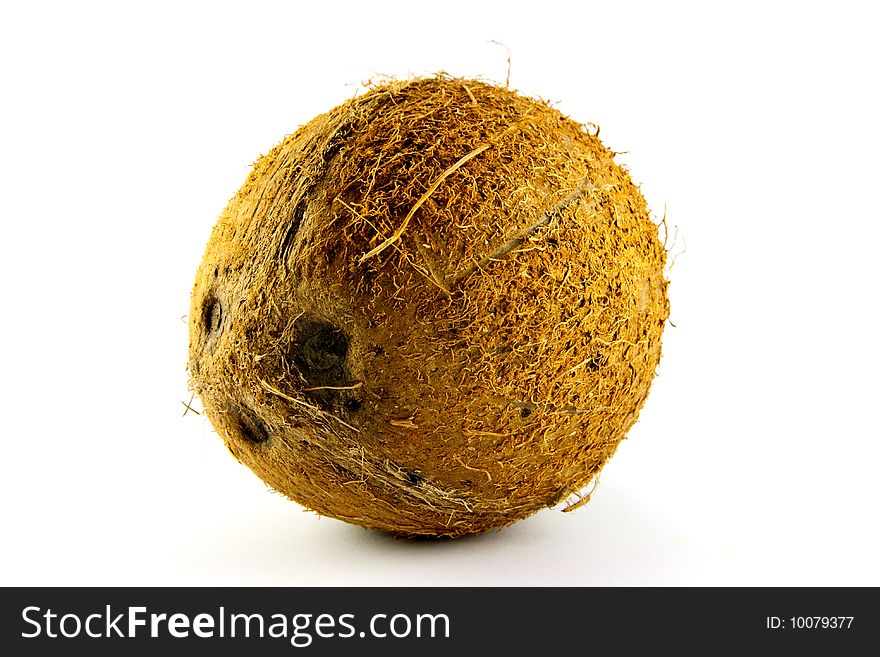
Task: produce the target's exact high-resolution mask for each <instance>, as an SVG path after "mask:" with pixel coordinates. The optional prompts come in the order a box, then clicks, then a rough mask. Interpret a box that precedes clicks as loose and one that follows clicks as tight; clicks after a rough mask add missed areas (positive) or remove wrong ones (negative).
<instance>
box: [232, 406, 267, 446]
mask: <svg viewBox="0 0 880 657" xmlns="http://www.w3.org/2000/svg"><path fill="white" fill-rule="evenodd" d="M229 415H230V417H232V418H233V420H234V421H235V425H236V429H237V430H238V434H239V435H240V436H241V437H242V438H244V440H245V441H246V442H249V443H255V444H256V443H263V442H266V441H267V440H269V427H268V426H267V425H266V423H265V422H263V420H262V419H260V417H258V416H257V415H256V414H255V413H253V412H252V411H250V410H248V409H246V408H243V407H241V406H239V405H238V404H232V405H230V407H229Z"/></svg>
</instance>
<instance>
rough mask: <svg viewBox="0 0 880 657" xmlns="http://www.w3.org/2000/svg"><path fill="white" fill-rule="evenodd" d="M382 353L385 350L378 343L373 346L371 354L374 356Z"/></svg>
mask: <svg viewBox="0 0 880 657" xmlns="http://www.w3.org/2000/svg"><path fill="white" fill-rule="evenodd" d="M384 354H385V350H384V349H383V348H382V347H380V346H378V345H376V346H375V347H373V355H374V356H383V355H384Z"/></svg>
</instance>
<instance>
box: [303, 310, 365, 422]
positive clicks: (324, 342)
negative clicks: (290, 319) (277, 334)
mask: <svg viewBox="0 0 880 657" xmlns="http://www.w3.org/2000/svg"><path fill="white" fill-rule="evenodd" d="M347 356H348V336H347V335H346V334H345V332H344V331H343V330H342V329H340V328H339V327H338V326H334V325H333V324H331V323H329V322H326V321H324V320H320V319H316V318H314V317H303V318H301V319H300V321H299V322H297V327H296V332H295V339H294V342H293V344H292V345H291V350H290V358H291V360H292V361H293V363H294V364H295V365H296V367H297V369H298V370H299V373H300V375H301V376H302V378H303V379H304V380H305V383H306V385H305V386H304V392H305V394H306V395H307V396H308V397H309V399H310V400H311V401H312V402H314V403H316V404H317V405H318V406H320V407H321V408H324V409H328V410H330V409H335V408H338V407H340V406H342V405H343V404H345V402H347V401H348V400H349V399H351V396H350V394H349V393H348V391H347V390H346V389H345V388H348V387H350V385H351V384H350V381H349V379H350V377H349V372H348V368H347V367H346V358H347Z"/></svg>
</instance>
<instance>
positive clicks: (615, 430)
mask: <svg viewBox="0 0 880 657" xmlns="http://www.w3.org/2000/svg"><path fill="white" fill-rule="evenodd" d="M613 156H614V153H613V152H611V151H610V150H608V149H607V148H605V147H604V146H603V145H602V143H601V142H600V141H599V138H598V136H597V135H596V134H595V133H594V131H591V130H590V129H588V128H587V127H585V126H583V125H580V124H578V123H575V122H574V121H572V120H570V119H568V118H566V117H565V116H563V115H562V114H560V113H559V112H558V111H557V110H555V109H553V108H552V107H550V106H548V105H547V104H546V103H544V102H542V101H538V100H534V99H531V98H526V97H523V96H520V95H518V94H517V93H515V92H513V91H509V90H507V89H505V88H499V87H497V86H493V85H490V84H486V83H483V82H479V81H474V80H461V79H455V78H450V77H446V76H438V77H432V78H423V79H416V80H410V81H405V82H390V83H383V84H381V85H379V86H375V87H373V88H372V89H370V90H369V91H367V92H366V93H364V94H363V95H361V96H359V97H356V98H354V99H352V100H350V101H348V102H346V103H344V104H343V105H341V106H339V107H337V108H335V109H333V110H331V111H330V112H328V113H326V114H323V115H321V116H318V117H316V118H315V119H314V120H312V121H311V122H310V123H308V124H307V125H305V126H303V127H302V128H300V129H299V130H298V131H297V132H296V133H295V134H293V135H291V136H288V137H287V138H285V139H284V141H282V142H281V143H280V144H279V145H278V146H276V147H275V148H273V149H272V150H271V151H270V152H269V153H268V154H267V155H265V156H264V157H262V158H260V159H259V161H258V162H257V163H256V164H255V165H254V169H253V171H252V173H251V174H250V176H249V177H248V179H247V181H246V182H245V183H244V186H243V187H242V188H241V189H240V190H239V192H238V193H237V194H236V196H235V197H234V198H233V199H232V200H231V201H230V202H229V204H228V206H227V207H226V209H225V211H224V212H223V214H222V215H221V217H220V219H219V221H218V223H217V225H216V226H215V228H214V230H213V233H212V235H211V239H210V242H209V244H208V247H207V251H206V253H205V256H204V261H203V262H202V265H201V267H200V269H199V271H198V275H197V278H196V284H195V288H194V290H193V294H192V310H191V313H190V340H191V341H190V352H189V370H190V376H191V386H192V388H193V391H194V392H195V393H196V394H197V395H198V396H199V397H200V398H201V400H202V403H203V405H204V407H205V410H206V412H207V415H208V417H209V418H210V420H211V422H212V424H213V425H214V427H215V428H216V430H217V432H218V434H219V435H220V436H221V437H222V439H223V440H224V441H225V443H226V445H227V446H228V448H229V450H230V451H231V452H232V454H233V455H234V456H235V457H236V458H237V459H239V460H240V461H241V462H242V463H244V464H245V465H247V466H248V467H249V468H251V470H253V471H254V472H255V473H256V474H257V475H258V476H259V477H260V478H261V479H263V480H264V481H265V482H266V483H267V484H269V485H270V486H271V487H272V488H274V489H276V490H278V491H280V492H282V493H284V494H285V495H287V496H288V497H290V498H291V499H293V500H296V501H297V502H299V503H300V504H302V505H304V506H306V507H308V508H310V509H313V510H314V511H316V512H318V513H320V514H322V515H325V516H331V517H334V518H339V519H341V520H345V521H348V522H352V523H356V524H359V525H363V526H365V527H374V528H378V529H382V530H386V531H389V532H393V533H395V534H399V535H408V536H415V535H431V536H441V535H442V536H460V535H464V534H469V533H473V532H480V531H483V530H486V529H489V528H492V527H499V526H503V525H507V524H509V523H511V522H514V521H515V520H517V519H520V518H524V517H526V516H528V515H530V514H532V513H534V512H535V511H537V510H539V509H541V508H543V507H547V506H552V505H555V504H557V503H559V502H560V501H562V500H564V499H566V498H567V497H568V496H569V495H571V494H573V493H576V492H577V491H578V490H580V489H581V488H583V487H584V486H585V485H587V484H588V483H589V482H590V481H591V480H592V479H593V477H594V476H595V475H596V474H597V473H598V472H599V470H600V469H601V468H602V465H603V464H604V463H605V462H606V460H607V459H608V458H609V457H610V456H611V455H612V454H613V453H614V451H615V449H616V447H617V445H618V443H619V442H620V441H621V440H622V439H623V438H624V436H625V435H626V433H627V431H628V430H629V429H630V427H631V426H632V424H633V423H634V422H635V421H636V418H637V416H638V413H639V410H640V408H641V407H642V404H643V403H644V401H645V397H646V396H647V394H648V389H649V387H650V384H651V380H652V378H653V376H654V373H655V369H656V367H657V364H658V360H659V358H660V338H661V333H662V331H663V326H664V322H665V320H666V318H667V316H668V302H667V296H666V286H667V282H666V279H665V277H664V264H665V252H664V249H663V247H662V245H661V244H660V241H659V239H658V228H657V225H656V224H655V223H654V222H653V221H652V219H651V218H650V216H649V213H648V211H647V209H646V205H645V201H644V199H643V197H642V195H641V194H640V192H639V190H638V188H637V187H636V186H635V185H634V184H633V183H632V181H631V180H630V177H629V175H628V174H627V172H626V171H625V170H623V169H622V168H621V167H620V166H618V165H616V164H615V163H614V161H613Z"/></svg>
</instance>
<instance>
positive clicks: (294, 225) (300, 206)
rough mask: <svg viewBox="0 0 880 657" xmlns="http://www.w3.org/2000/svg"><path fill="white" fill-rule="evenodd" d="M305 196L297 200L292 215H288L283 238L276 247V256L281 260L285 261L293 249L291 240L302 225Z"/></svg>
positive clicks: (305, 203)
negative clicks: (288, 221)
mask: <svg viewBox="0 0 880 657" xmlns="http://www.w3.org/2000/svg"><path fill="white" fill-rule="evenodd" d="M306 205H307V201H306V197H305V196H304V197H303V198H301V199H300V200H299V202H297V204H296V207H294V208H293V215H292V216H291V217H290V223H289V224H288V226H287V230H286V231H285V232H284V238H283V239H282V240H281V246H280V247H279V249H278V257H279V259H280V260H282V261H283V262H285V263H286V262H287V261H288V259H289V258H290V252H291V251H292V250H293V242H294V239H295V238H296V235H297V233H298V232H299V227H300V225H302V221H303V218H304V217H305V215H306Z"/></svg>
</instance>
